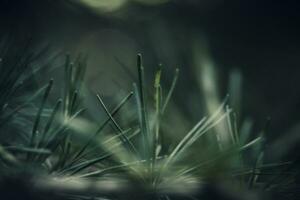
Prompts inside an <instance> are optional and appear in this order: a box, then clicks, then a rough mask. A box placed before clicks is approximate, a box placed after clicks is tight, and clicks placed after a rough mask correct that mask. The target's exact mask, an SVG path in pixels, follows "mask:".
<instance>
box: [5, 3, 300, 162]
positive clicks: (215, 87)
mask: <svg viewBox="0 0 300 200" xmlns="http://www.w3.org/2000/svg"><path fill="white" fill-rule="evenodd" d="M299 9H300V5H298V3H297V1H292V0H285V1H280V0H243V1H238V0H228V1H224V0H42V1H41V0H22V1H17V0H1V1H0V21H1V26H0V33H1V35H5V36H8V37H13V38H14V41H15V42H18V41H23V40H27V39H29V38H31V44H32V46H33V49H34V48H38V47H39V46H41V45H45V44H47V45H50V49H51V51H53V52H57V53H61V54H62V55H63V54H64V53H65V52H70V53H71V55H74V57H75V55H77V54H78V53H80V52H83V53H87V54H88V56H89V61H88V63H89V64H88V71H87V75H86V84H87V86H88V88H89V90H90V92H91V93H96V92H101V93H102V94H103V95H104V96H105V97H106V98H107V99H110V97H113V96H115V94H119V93H120V92H121V93H122V92H126V91H130V90H131V88H132V82H133V81H136V78H137V75H136V64H135V63H136V54H137V53H142V54H143V58H144V65H145V67H146V72H147V82H148V83H149V85H150V86H151V84H152V83H153V78H154V75H153V74H154V72H155V71H156V70H157V68H158V65H159V64H160V63H161V64H162V66H163V84H164V85H165V86H166V88H169V87H170V85H171V82H172V77H173V75H174V72H175V68H177V67H178V68H179V69H180V77H179V80H178V84H177V87H176V90H175V94H174V96H173V98H172V99H173V100H172V107H173V108H174V110H176V111H174V110H173V111H172V112H173V113H174V114H175V115H179V114H178V113H180V116H182V119H188V120H185V121H184V120H182V121H181V123H182V127H190V126H191V125H192V124H194V123H195V122H196V121H198V120H199V119H200V118H201V117H202V116H203V115H205V114H207V113H211V112H213V110H215V108H216V105H218V104H219V103H220V102H222V100H223V99H224V98H225V96H226V94H229V95H230V96H231V97H230V103H231V106H232V107H233V108H234V109H235V111H236V112H237V115H238V123H239V124H240V125H241V124H242V122H243V121H245V120H247V122H249V123H253V130H254V132H259V131H260V130H262V129H263V128H264V126H265V124H266V121H267V119H268V118H270V119H271V123H270V126H269V129H268V131H267V133H266V134H267V136H269V137H268V140H269V141H270V143H271V142H272V148H271V150H270V151H271V152H272V154H274V155H275V153H274V152H276V151H277V153H278V149H279V148H280V153H278V154H276V156H278V157H282V156H284V157H292V156H298V155H297V153H292V152H295V151H292V150H297V145H298V144H299V142H297V141H299V140H298V139H299V137H300V135H299V133H298V132H299V130H300V122H299V120H300V118H299V111H300V109H299V108H300V87H299V75H300V66H299V65H300V61H299V57H300V48H299V45H300V38H299V34H300V28H299V24H300V12H299ZM61 57H62V60H63V59H64V58H63V56H61ZM51 76H57V77H59V76H60V74H59V73H57V72H55V71H51V72H49V73H48V74H44V77H41V78H40V80H39V81H42V82H43V80H44V81H46V80H48V79H49V78H50V77H51ZM150 86H149V88H150V90H151V87H150Z"/></svg>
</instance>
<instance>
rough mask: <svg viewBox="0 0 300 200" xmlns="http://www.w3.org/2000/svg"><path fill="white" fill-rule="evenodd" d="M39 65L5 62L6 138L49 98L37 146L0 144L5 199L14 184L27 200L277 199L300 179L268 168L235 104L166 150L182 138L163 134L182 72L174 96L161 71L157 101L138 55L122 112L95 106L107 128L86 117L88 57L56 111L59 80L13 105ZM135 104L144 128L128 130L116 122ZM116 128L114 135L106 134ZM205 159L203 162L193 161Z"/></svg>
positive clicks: (80, 60)
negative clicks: (274, 194)
mask: <svg viewBox="0 0 300 200" xmlns="http://www.w3.org/2000/svg"><path fill="white" fill-rule="evenodd" d="M31 59H32V58H27V59H19V58H18V57H14V60H15V62H16V63H15V65H13V66H14V67H12V68H6V67H4V66H6V64H5V63H4V62H3V61H2V62H3V63H0V64H1V66H0V67H1V68H0V70H1V80H0V81H1V82H0V90H1V96H0V106H1V109H2V111H3V112H1V116H0V117H1V119H0V131H1V134H2V133H3V131H5V130H6V129H4V126H9V125H10V121H11V120H12V119H13V118H15V117H17V113H18V112H19V111H21V110H22V109H23V108H24V106H25V105H28V104H29V103H35V102H36V101H34V100H36V99H37V98H38V99H40V101H38V103H36V106H37V109H36V110H35V112H34V118H29V119H28V121H31V122H32V123H30V124H28V126H29V125H30V127H31V128H30V131H29V132H28V133H27V134H26V135H25V138H27V140H25V141H24V142H23V143H18V144H17V145H15V144H7V143H4V142H2V141H1V142H0V168H1V170H0V183H1V185H0V187H1V190H0V191H1V192H3V190H4V189H3V188H5V187H4V185H5V183H7V182H12V183H14V184H15V183H16V182H18V184H16V185H15V186H10V190H11V189H13V187H16V191H18V192H20V193H22V194H24V195H25V194H26V195H27V196H26V197H25V196H24V198H25V199H26V198H27V199H55V198H57V199H77V200H79V199H159V200H169V199H206V198H208V199H209V198H212V196H211V195H212V193H213V195H214V196H215V197H216V198H219V199H249V198H251V195H252V193H255V191H260V192H262V193H264V192H265V193H264V194H268V192H269V191H272V190H274V189H275V188H276V190H280V189H282V190H284V189H285V188H286V187H289V186H290V185H291V184H293V180H292V178H291V177H290V176H284V175H285V174H286V173H291V174H289V175H293V174H294V171H293V166H294V163H291V162H282V163H264V157H263V155H264V150H265V149H264V136H263V134H261V135H259V136H258V137H256V138H253V137H252V136H251V137H250V132H249V129H243V128H240V127H239V125H238V124H237V119H236V115H235V113H233V111H232V110H231V109H230V108H229V107H228V106H227V99H225V100H224V101H223V103H222V104H221V105H220V106H219V108H218V109H217V110H216V111H215V113H214V114H213V115H211V116H209V117H204V118H203V119H202V120H200V121H199V122H198V123H197V124H196V125H195V126H194V127H193V128H192V129H191V130H190V131H189V132H188V133H187V134H185V135H184V136H183V137H182V138H181V139H180V141H178V142H177V143H176V141H174V142H173V141H172V142H171V143H172V146H171V147H170V148H168V149H167V150H165V151H161V149H162V147H164V146H165V145H166V144H165V143H164V141H163V140H162V139H161V137H162V136H163V135H164V134H167V133H168V134H170V133H172V130H167V129H165V128H164V127H163V126H162V125H164V124H165V123H166V122H165V121H164V118H165V117H166V116H165V115H166V113H167V112H166V108H167V105H168V103H169V102H170V99H171V96H172V93H173V91H174V88H175V85H176V82H177V80H178V73H179V70H178V69H176V71H175V75H174V79H173V81H172V84H171V86H170V89H169V91H168V92H166V94H164V93H163V90H162V85H161V77H162V74H163V72H164V71H163V68H162V66H160V68H159V70H158V71H157V73H156V75H155V80H154V98H153V99H151V98H149V96H150V95H149V94H148V93H147V92H146V91H149V90H148V86H147V85H146V84H145V69H144V66H143V63H142V57H141V55H138V56H137V72H138V84H134V86H133V92H129V93H128V95H127V96H125V97H124V98H123V100H122V101H121V102H120V103H119V104H118V105H116V106H115V107H114V109H112V111H110V110H109V108H108V107H107V106H106V105H105V103H104V100H103V98H102V97H101V95H100V94H97V95H95V96H93V97H91V98H97V99H98V101H99V103H100V106H99V109H102V111H104V113H105V114H106V118H105V120H104V121H103V122H101V123H100V122H95V121H93V120H90V119H89V118H88V117H86V116H85V115H84V114H85V113H84V111H86V109H85V107H84V105H83V103H82V102H83V101H82V99H83V98H86V97H84V96H83V95H82V91H83V90H82V89H83V88H84V74H85V71H86V61H87V58H86V56H79V57H77V58H76V59H75V61H74V62H72V60H71V56H70V55H67V56H66V62H65V67H64V69H65V70H64V80H65V82H64V83H63V88H62V94H63V95H62V96H61V97H58V98H57V99H56V100H54V105H52V106H49V105H50V104H52V101H53V100H52V101H51V100H50V98H49V97H50V96H51V91H52V89H53V88H54V87H58V85H57V83H56V80H55V79H51V80H50V81H49V83H48V84H47V85H46V86H44V87H42V88H41V89H39V90H38V91H37V92H36V93H34V94H33V95H31V96H30V97H28V99H26V100H25V101H23V102H18V104H12V103H11V102H13V100H14V99H13V98H12V97H13V95H14V94H15V91H16V90H17V89H19V81H20V80H25V79H27V78H26V77H24V74H26V73H25V70H27V69H29V68H28V66H29V64H30V60H31ZM2 60H5V56H4V57H3V59H2ZM29 74H30V73H29ZM133 95H134V97H135V101H134V103H133V104H134V108H135V112H136V113H137V117H136V119H135V122H136V124H135V125H134V126H130V127H126V128H124V127H123V126H126V124H125V125H124V124H122V125H121V124H119V123H118V120H117V119H116V115H117V114H118V112H119V111H120V110H121V109H122V108H123V107H124V105H125V104H129V103H130V102H129V101H130V99H131V97H132V96H133ZM148 95H149V96H148ZM164 96H166V98H164ZM131 103H132V102H131ZM151 103H153V106H151ZM8 107H9V109H8ZM130 120H131V119H130ZM220 122H225V124H226V129H228V130H224V134H225V133H226V134H228V137H230V143H229V144H228V146H226V147H224V146H223V147H222V145H220V143H222V141H220V140H218V138H217V137H216V135H217V132H216V131H214V127H215V126H217V125H218V124H219V123H220ZM108 125H110V128H111V129H110V131H111V132H112V134H111V133H107V131H105V128H107V127H109V126H108ZM174 128H176V126H175V125H174ZM264 131H266V130H264ZM82 132H84V134H86V133H88V135H82V134H83V133H82ZM207 135H210V136H212V137H208V136H207ZM210 138H214V139H213V140H209V139H210ZM207 141H210V142H211V143H209V144H207ZM169 143H170V142H169ZM221 147H222V148H221ZM198 153H199V155H197V156H196V158H197V159H194V160H190V159H192V158H195V154H198ZM250 154H251V155H252V154H254V155H256V156H255V160H254V161H249V160H247V155H250ZM249 163H250V164H249ZM266 175H268V177H266ZM25 185H30V186H31V187H28V186H25ZM224 185H226V189H224V188H222V187H223V186H224ZM248 190H249V191H248ZM236 191H238V192H236ZM0 195H1V194H0ZM3 195H4V193H3ZM5 195H10V194H8V193H7V192H6V193H5ZM0 197H1V196H0ZM252 197H253V196H252ZM255 198H256V196H255Z"/></svg>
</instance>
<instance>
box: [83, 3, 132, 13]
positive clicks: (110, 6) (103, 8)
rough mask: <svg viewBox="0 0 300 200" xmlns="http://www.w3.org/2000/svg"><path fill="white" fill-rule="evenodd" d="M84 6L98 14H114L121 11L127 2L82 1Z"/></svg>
mask: <svg viewBox="0 0 300 200" xmlns="http://www.w3.org/2000/svg"><path fill="white" fill-rule="evenodd" d="M80 1H81V3H82V4H84V5H86V6H88V7H90V8H92V9H94V10H95V11H98V12H113V11H116V10H118V9H120V8H121V7H122V6H123V5H124V4H125V3H126V2H127V0H80Z"/></svg>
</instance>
